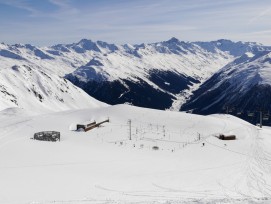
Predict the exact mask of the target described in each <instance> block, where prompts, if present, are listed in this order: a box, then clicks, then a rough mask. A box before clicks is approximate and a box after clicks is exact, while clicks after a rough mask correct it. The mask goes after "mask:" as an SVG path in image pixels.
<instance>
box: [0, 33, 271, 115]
mask: <svg viewBox="0 0 271 204" xmlns="http://www.w3.org/2000/svg"><path fill="white" fill-rule="evenodd" d="M270 50H271V47H268V46H264V45H261V44H258V43H252V42H232V41H230V40H224V39H222V40H217V41H211V42H183V41H180V40H178V39H176V38H171V39H169V40H167V41H163V42H157V43H150V44H139V45H130V44H125V45H115V44H109V43H106V42H102V41H97V42H93V41H91V40H87V39H83V40H81V41H79V42H77V43H72V44H58V45H54V46H50V47H35V46H32V45H22V44H15V45H6V44H0V71H1V72H2V73H1V75H0V77H1V76H4V75H6V74H7V73H10V75H12V77H15V76H17V77H18V76H19V73H18V71H16V70H24V71H25V72H26V73H28V72H30V71H27V70H28V69H27V68H26V67H28V68H29V69H31V70H35V71H34V72H35V73H36V74H37V75H39V76H45V75H43V74H40V73H41V72H44V73H45V74H46V75H48V76H49V77H52V76H55V77H59V80H62V81H64V79H63V77H64V78H66V80H69V81H70V82H72V83H73V84H74V85H76V86H78V87H80V88H82V89H83V90H84V91H85V92H87V93H88V94H89V95H90V96H92V97H94V98H96V99H98V100H100V101H103V102H105V103H108V104H118V103H131V104H133V105H136V106H142V107H148V108H156V109H171V110H184V111H194V112H195V113H200V114H207V113H215V112H221V111H223V109H225V107H226V106H231V107H235V109H236V110H237V109H238V111H239V112H241V111H248V110H254V109H256V107H257V108H263V109H265V110H270V107H268V105H266V104H270V103H269V102H268V100H267V98H268V94H269V90H270V87H269V86H270V84H271V83H270V80H271V77H270V75H269V70H268V67H269V64H270V57H269V56H270V54H269V51H270ZM12 67H13V68H12ZM16 67H17V68H16ZM32 72H33V71H32ZM20 73H21V72H20ZM28 74H29V73H28ZM28 79H29V78H28ZM30 79H32V78H30ZM5 81H6V82H5V84H3V82H2V81H0V85H2V87H5V89H6V90H7V89H11V86H13V85H11V84H10V82H9V81H8V80H7V77H6V76H5ZM25 83H26V81H25ZM27 83H31V84H29V85H27V87H29V88H28V89H29V90H30V91H28V89H26V91H27V92H29V93H31V94H32V95H33V96H34V97H36V98H37V96H36V95H37V94H35V92H33V91H31V86H32V85H34V86H35V87H39V88H38V89H39V90H40V91H39V92H37V93H38V94H40V95H41V97H42V98H45V96H47V95H48V93H47V92H46V91H44V90H45V89H46V87H47V84H51V83H52V82H50V81H48V80H45V78H42V79H41V80H36V78H35V80H33V81H31V82H30V81H27ZM43 83H45V84H43ZM65 83H66V82H65V81H64V84H65ZM67 83H68V84H69V82H67ZM41 84H42V86H41ZM59 84H61V83H60V82H57V83H56V84H55V85H54V87H60V85H59ZM48 86H49V85H48ZM69 86H70V85H69ZM0 87H1V86H0ZM41 87H45V88H41ZM2 89H3V88H2ZM59 89H60V88H59ZM75 89H76V88H75ZM3 90H4V89H3ZM54 90H55V89H54ZM62 90H63V89H62ZM24 91H25V90H24ZM55 91H56V90H55ZM9 92H12V91H9ZM64 92H65V91H64ZM79 92H80V91H79ZM61 93H62V92H61V91H60V92H59V94H60V95H61ZM12 94H13V95H14V96H16V93H14V92H12ZM257 94H258V95H257ZM3 95H5V94H4V91H3V92H0V97H2V99H4V100H5V101H6V102H5V105H2V107H6V106H9V104H10V103H11V104H12V105H14V106H16V105H18V106H20V105H19V103H18V104H16V103H15V102H12V101H11V100H14V99H10V98H9V97H7V96H6V95H5V97H3ZM49 95H50V94H49ZM56 95H57V94H56ZM79 95H80V94H79ZM79 95H78V96H77V97H76V96H74V97H71V98H74V100H78V101H81V99H80V98H81V96H79ZM260 95H263V96H260ZM16 97H17V96H16ZM265 97H266V98H265ZM60 98H61V97H60ZM257 98H261V100H257V101H258V102H256V99H257ZM263 98H264V99H263ZM2 101H3V100H2ZM37 101H38V103H43V104H44V102H41V101H40V100H39V95H38V98H37ZM43 101H45V100H43ZM48 101H49V98H48ZM66 101H67V102H68V103H70V104H73V102H72V100H70V99H67V100H66ZM263 102H264V103H266V104H262V103H263ZM60 103H62V102H61V101H60ZM2 104H3V102H2ZM77 105H78V106H81V105H80V103H78V104H77ZM0 106H1V105H0ZM0 108H1V107H0Z"/></svg>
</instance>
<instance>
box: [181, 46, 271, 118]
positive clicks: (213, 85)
mask: <svg viewBox="0 0 271 204" xmlns="http://www.w3.org/2000/svg"><path fill="white" fill-rule="evenodd" d="M270 95H271V52H270V51H257V52H249V53H246V54H244V55H242V56H241V57H239V58H237V59H235V60H234V61H233V62H232V63H230V64H228V65H227V66H225V67H224V68H223V69H221V70H220V71H219V72H217V73H216V74H214V76H213V77H211V78H210V79H209V80H207V81H206V82H205V83H204V84H203V85H202V86H201V87H200V88H199V89H198V90H197V91H195V93H194V95H193V97H192V98H191V99H190V101H188V103H187V104H185V105H184V106H183V107H182V110H187V109H194V111H195V112H199V113H212V112H213V113H215V112H217V111H221V110H222V108H223V106H231V107H235V108H236V109H239V110H238V111H239V112H240V111H244V110H246V111H249V110H250V111H253V110H254V111H256V110H259V109H262V110H265V111H270V110H271V106H270V104H271V99H270ZM236 111H237V110H236Z"/></svg>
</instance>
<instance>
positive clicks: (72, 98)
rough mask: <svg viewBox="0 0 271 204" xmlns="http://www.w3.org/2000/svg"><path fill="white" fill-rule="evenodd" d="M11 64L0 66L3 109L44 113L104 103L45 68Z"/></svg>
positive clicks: (0, 100)
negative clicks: (16, 108) (15, 108)
mask: <svg viewBox="0 0 271 204" xmlns="http://www.w3.org/2000/svg"><path fill="white" fill-rule="evenodd" d="M2 62H3V61H2ZM11 64H12V63H10V61H8V62H6V64H5V65H6V66H3V63H2V66H1V69H0V110H3V109H6V108H10V107H18V108H22V109H25V110H31V111H32V112H35V113H41V112H48V111H62V110H69V109H79V108H91V107H100V106H103V105H104V104H103V103H101V102H99V101H97V100H96V99H94V98H92V97H90V96H89V95H87V94H86V93H85V92H84V91H83V90H81V89H80V88H78V87H75V86H74V85H73V84H72V83H70V82H69V81H68V80H66V79H64V78H62V77H60V76H58V75H56V74H52V73H50V74H47V73H46V72H45V71H43V68H42V67H39V66H37V65H31V66H29V65H28V64H24V63H20V65H13V66H12V65H11Z"/></svg>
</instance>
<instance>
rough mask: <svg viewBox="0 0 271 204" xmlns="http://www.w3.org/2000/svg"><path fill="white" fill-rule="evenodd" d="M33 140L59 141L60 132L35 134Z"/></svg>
mask: <svg viewBox="0 0 271 204" xmlns="http://www.w3.org/2000/svg"><path fill="white" fill-rule="evenodd" d="M33 139H34V140H42V141H52V142H56V141H60V132H56V131H43V132H37V133H35V134H34V138H33Z"/></svg>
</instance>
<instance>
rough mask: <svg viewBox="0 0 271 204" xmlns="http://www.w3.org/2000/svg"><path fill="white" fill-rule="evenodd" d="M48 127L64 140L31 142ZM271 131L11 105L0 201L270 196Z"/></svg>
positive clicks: (147, 112)
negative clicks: (83, 127) (80, 127)
mask: <svg viewBox="0 0 271 204" xmlns="http://www.w3.org/2000/svg"><path fill="white" fill-rule="evenodd" d="M107 118H109V120H110V122H109V123H105V124H103V125H102V127H100V128H96V129H93V130H91V131H89V132H86V133H85V132H77V131H74V128H75V125H76V124H77V123H82V122H84V121H91V120H96V121H97V122H98V121H102V120H103V119H107ZM129 119H130V120H131V140H129V137H130V126H129V124H128V120H129ZM43 130H55V131H60V132H61V141H60V142H45V141H37V140H32V139H30V138H31V137H33V134H34V133H35V132H39V131H43ZM219 133H223V134H226V135H227V134H235V135H236V136H237V140H234V141H222V140H219V139H218V138H217V137H215V136H216V135H217V134H219ZM270 136H271V129H269V128H263V129H259V128H257V127H255V126H253V125H251V124H249V123H246V122H245V121H242V120H240V119H238V118H235V117H233V116H230V115H211V116H199V115H193V114H187V113H182V112H170V111H158V110H151V109H144V108H138V107H133V106H128V105H116V106H109V107H102V108H92V109H84V110H70V111H65V112H56V113H50V114H43V115H39V116H32V115H31V114H29V113H28V112H26V111H25V110H22V109H18V108H10V109H6V110H3V111H1V112H0V161H1V162H0V181H1V182H0V203H5V204H21V203H22V204H30V203H31V204H49V203H56V204H60V203H61V204H63V203H64V204H66V203H73V204H74V203H75V204H81V203H84V204H85V203H91V204H92V203H95V204H96V203H101V204H104V203H118V204H124V203H125V204H126V203H148V204H149V203H151V204H154V203H155V204H156V203H157V204H160V203H172V204H177V203H270V202H271V196H270V195H271V186H270V185H271V166H270V164H271V149H270V148H269V147H270V145H271V137H270ZM203 143H204V145H203ZM154 146H156V147H158V148H159V149H158V150H153V147H154Z"/></svg>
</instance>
